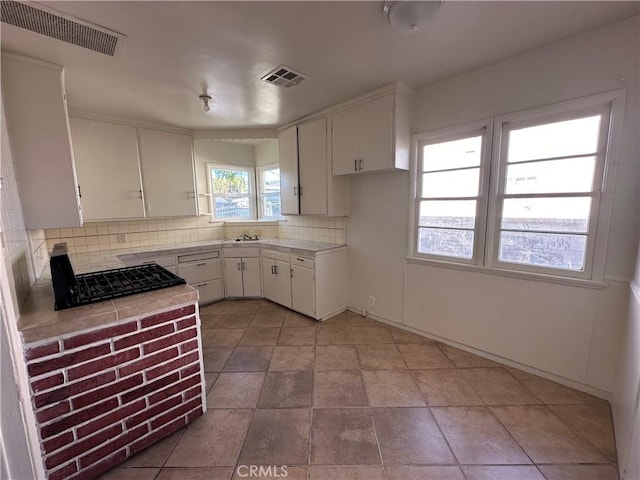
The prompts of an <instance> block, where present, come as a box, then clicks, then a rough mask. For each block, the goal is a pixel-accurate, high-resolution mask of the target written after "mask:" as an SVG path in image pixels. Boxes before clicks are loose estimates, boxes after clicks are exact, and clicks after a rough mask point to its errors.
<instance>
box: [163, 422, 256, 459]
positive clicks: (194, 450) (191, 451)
mask: <svg viewBox="0 0 640 480" xmlns="http://www.w3.org/2000/svg"><path fill="white" fill-rule="evenodd" d="M251 414H252V411H251V410H240V409H233V410H218V409H214V410H208V411H207V412H205V413H204V415H202V416H201V417H199V418H198V419H196V420H195V421H193V422H192V423H191V424H189V426H188V427H187V430H186V432H184V435H182V438H180V441H179V442H178V444H177V445H176V447H175V448H174V450H173V452H172V453H171V455H170V456H169V459H168V460H167V463H166V464H165V466H167V467H216V466H234V465H235V464H236V461H237V459H238V453H240V448H241V447H242V442H243V441H244V438H245V435H246V433H247V429H248V428H249V422H250V421H251Z"/></svg>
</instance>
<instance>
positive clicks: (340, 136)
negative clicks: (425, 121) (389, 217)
mask: <svg viewBox="0 0 640 480" xmlns="http://www.w3.org/2000/svg"><path fill="white" fill-rule="evenodd" d="M409 121H410V94H409V93H408V92H406V91H404V89H402V88H400V87H397V88H395V89H394V91H393V92H390V93H386V94H381V95H379V96H376V97H372V98H368V99H365V100H362V101H361V102H358V103H357V104H356V105H355V106H350V107H348V108H346V109H344V110H337V111H336V112H335V113H333V114H332V115H331V134H332V142H331V156H332V163H333V175H354V174H359V173H376V172H388V171H394V170H408V169H409V136H410V129H409Z"/></svg>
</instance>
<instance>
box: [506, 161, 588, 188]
mask: <svg viewBox="0 0 640 480" xmlns="http://www.w3.org/2000/svg"><path fill="white" fill-rule="evenodd" d="M595 168H596V157H581V158H568V159H566V160H548V161H546V162H535V163H524V164H518V163H516V164H512V165H509V166H508V167H507V185H506V187H505V193H552V192H564V193H574V192H590V191H591V190H592V188H593V174H594V172H595Z"/></svg>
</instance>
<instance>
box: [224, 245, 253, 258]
mask: <svg viewBox="0 0 640 480" xmlns="http://www.w3.org/2000/svg"><path fill="white" fill-rule="evenodd" d="M224 256H225V257H226V258H250V257H259V256H260V249H259V248H251V247H237V248H225V249H224Z"/></svg>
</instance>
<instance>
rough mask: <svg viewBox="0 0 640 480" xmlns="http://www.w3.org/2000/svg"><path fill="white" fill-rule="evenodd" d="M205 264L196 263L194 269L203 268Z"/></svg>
mask: <svg viewBox="0 0 640 480" xmlns="http://www.w3.org/2000/svg"><path fill="white" fill-rule="evenodd" d="M206 264H207V262H204V263H196V267H204V266H205V265H206Z"/></svg>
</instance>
